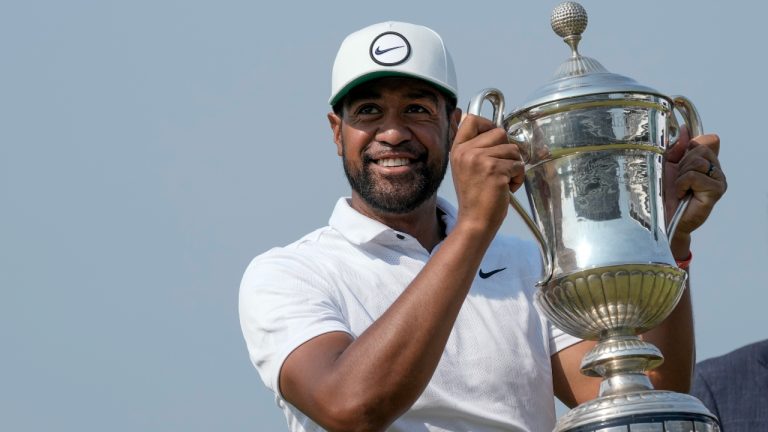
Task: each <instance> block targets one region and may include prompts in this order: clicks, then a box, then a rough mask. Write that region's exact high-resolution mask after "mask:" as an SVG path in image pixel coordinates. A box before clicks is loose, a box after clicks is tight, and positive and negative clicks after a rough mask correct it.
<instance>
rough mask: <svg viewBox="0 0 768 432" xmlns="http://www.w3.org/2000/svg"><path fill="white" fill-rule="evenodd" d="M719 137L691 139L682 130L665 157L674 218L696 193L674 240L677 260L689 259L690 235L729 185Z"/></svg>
mask: <svg viewBox="0 0 768 432" xmlns="http://www.w3.org/2000/svg"><path fill="white" fill-rule="evenodd" d="M719 152H720V137H718V136H717V135H714V134H707V135H699V136H697V137H695V138H692V139H690V138H689V136H688V130H687V129H686V128H685V127H683V128H681V131H680V139H679V140H678V142H677V144H675V146H674V147H671V148H670V149H668V150H667V152H666V154H665V164H664V177H665V185H666V190H665V203H664V204H665V206H666V214H667V216H668V217H671V216H672V214H674V212H675V209H676V208H677V206H678V205H679V203H680V200H682V199H683V197H685V195H686V194H687V193H688V191H689V190H690V191H691V192H692V193H693V197H692V199H691V203H690V204H689V205H688V209H687V210H686V211H685V213H684V214H683V216H682V218H681V219H680V223H679V224H678V226H677V231H676V232H675V236H674V238H673V239H672V240H671V246H672V254H673V255H674V256H675V258H677V259H685V258H686V257H687V256H688V252H689V250H688V249H689V246H690V235H691V233H692V232H693V231H694V230H695V229H697V228H698V227H700V226H701V225H702V224H703V223H704V221H705V220H707V218H708V217H709V214H710V213H711V212H712V209H713V208H714V206H715V203H716V202H717V201H718V200H719V199H720V197H722V196H723V194H724V193H725V190H726V189H727V187H728V184H727V182H726V179H725V173H724V172H723V170H722V168H721V167H720V161H719V160H718V158H717V156H718V154H719Z"/></svg>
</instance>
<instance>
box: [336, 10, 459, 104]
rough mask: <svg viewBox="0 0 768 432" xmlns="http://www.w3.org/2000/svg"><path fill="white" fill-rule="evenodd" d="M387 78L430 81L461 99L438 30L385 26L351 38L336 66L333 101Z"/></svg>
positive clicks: (343, 43) (412, 25)
mask: <svg viewBox="0 0 768 432" xmlns="http://www.w3.org/2000/svg"><path fill="white" fill-rule="evenodd" d="M386 76H409V77H415V78H420V79H423V80H425V81H428V82H430V83H432V84H434V85H436V86H437V87H438V88H440V89H442V90H443V91H445V92H446V93H448V94H450V95H452V96H453V97H457V94H458V86H457V85H456V70H455V69H454V66H453V59H451V55H450V54H449V53H448V50H447V49H446V48H445V44H444V43H443V39H442V38H441V37H440V35H438V34H437V33H436V32H435V31H434V30H432V29H430V28H428V27H424V26H420V25H415V24H408V23H404V22H395V21H389V22H383V23H379V24H374V25H372V26H368V27H365V28H364V29H361V30H358V31H356V32H354V33H352V34H350V35H349V36H347V37H346V38H345V39H344V41H343V42H342V43H341V46H340V47H339V52H338V53H337V54H336V60H335V61H334V62H333V73H332V76H331V98H330V99H329V100H328V102H329V103H330V104H331V105H334V104H336V102H338V101H339V100H341V98H342V97H344V96H345V95H346V94H347V93H348V92H349V91H350V90H351V89H352V88H353V87H355V86H357V85H359V84H361V83H364V82H366V81H369V80H372V79H374V78H381V77H386Z"/></svg>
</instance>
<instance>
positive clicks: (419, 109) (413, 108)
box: [405, 105, 429, 114]
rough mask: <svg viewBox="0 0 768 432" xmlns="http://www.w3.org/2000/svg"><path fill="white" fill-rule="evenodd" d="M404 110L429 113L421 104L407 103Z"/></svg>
mask: <svg viewBox="0 0 768 432" xmlns="http://www.w3.org/2000/svg"><path fill="white" fill-rule="evenodd" d="M405 112H408V113H425V114H429V110H428V109H427V108H426V107H424V106H422V105H408V108H406V110H405Z"/></svg>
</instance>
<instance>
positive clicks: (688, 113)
mask: <svg viewBox="0 0 768 432" xmlns="http://www.w3.org/2000/svg"><path fill="white" fill-rule="evenodd" d="M672 101H673V102H674V108H677V110H678V111H680V114H682V116H683V118H684V119H685V124H686V125H687V126H688V136H689V137H690V138H693V137H696V136H699V135H702V134H703V133H704V127H703V126H702V125H701V117H700V116H699V112H698V111H697V110H696V107H695V106H694V105H693V102H691V101H690V100H689V99H688V98H686V97H685V96H672ZM675 144H677V141H675V143H674V144H673V145H671V146H670V147H673V146H674V145H675ZM691 198H693V193H691V192H688V193H687V194H686V195H685V197H683V200H682V201H680V204H678V206H677V209H676V210H675V212H674V213H673V214H672V219H670V221H669V226H668V227H667V240H668V241H669V242H671V241H672V236H673V235H675V231H677V225H678V224H679V223H680V219H681V218H682V217H683V213H685V210H686V209H687V208H688V204H690V203H691Z"/></svg>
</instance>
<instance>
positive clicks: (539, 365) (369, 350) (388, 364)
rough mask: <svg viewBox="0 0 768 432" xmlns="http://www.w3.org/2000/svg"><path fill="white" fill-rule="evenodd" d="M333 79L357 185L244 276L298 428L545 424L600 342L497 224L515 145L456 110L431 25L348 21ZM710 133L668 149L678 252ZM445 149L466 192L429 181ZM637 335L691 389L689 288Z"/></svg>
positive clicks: (272, 374)
mask: <svg viewBox="0 0 768 432" xmlns="http://www.w3.org/2000/svg"><path fill="white" fill-rule="evenodd" d="M331 87H332V91H331V99H330V104H331V106H332V107H333V112H332V113H330V114H328V119H329V122H330V126H331V130H332V133H333V140H334V142H335V144H336V148H337V153H338V154H339V156H341V158H342V162H343V166H344V171H345V173H346V175H347V178H348V179H349V183H350V185H351V189H352V191H351V196H350V197H344V198H341V199H339V201H338V202H337V204H336V207H335V209H334V211H333V214H332V215H331V218H330V221H329V224H328V226H326V227H324V228H320V229H318V230H316V231H314V232H312V233H310V234H308V235H307V236H305V237H303V238H302V239H300V240H298V241H297V242H295V243H293V244H290V245H288V246H286V247H282V248H275V249H272V250H270V251H268V252H266V253H264V254H262V255H260V256H258V257H256V258H255V259H254V260H253V261H252V262H251V264H250V265H249V266H248V269H247V270H246V272H245V275H244V277H243V280H242V284H241V290H240V316H241V324H242V329H243V333H244V336H245V340H246V343H247V346H248V350H249V353H250V357H251V360H252V362H253V363H254V365H255V366H256V368H257V370H258V372H259V374H260V375H261V377H262V379H263V380H264V383H265V384H266V385H267V387H269V388H270V389H271V390H272V391H273V392H274V393H275V395H276V401H277V404H278V405H279V406H280V407H281V408H282V409H283V411H284V413H285V416H286V419H287V421H288V425H289V428H290V430H291V431H320V430H324V429H327V430H340V431H343V430H385V429H386V430H392V431H468V430H472V431H547V430H552V427H553V426H554V422H555V411H554V402H553V393H554V394H556V395H557V396H558V397H559V398H560V399H561V400H563V401H564V402H565V403H566V404H568V405H575V404H577V403H580V402H583V401H585V400H588V399H591V398H593V397H595V395H596V394H597V388H598V385H599V380H596V379H592V378H587V377H585V376H583V375H581V374H580V373H579V362H580V361H581V358H582V356H583V354H584V352H586V350H588V349H589V348H591V346H593V345H592V343H591V342H582V341H579V340H576V339H575V338H573V337H571V336H568V335H566V334H564V333H563V332H562V331H560V330H558V329H556V328H554V327H553V326H552V325H551V324H550V323H549V322H548V321H547V320H546V319H545V318H544V317H543V316H542V315H541V314H539V312H538V310H537V309H536V308H535V307H534V305H533V294H534V289H535V283H536V281H537V280H538V278H539V276H540V274H541V264H540V262H539V255H538V251H537V248H536V246H535V245H534V244H533V243H531V242H527V241H522V240H519V239H516V238H512V237H506V236H500V235H497V231H498V229H499V227H500V225H501V223H502V221H503V220H504V217H505V216H506V214H507V209H508V206H509V205H508V204H509V201H508V194H509V191H510V190H513V191H514V190H516V189H517V188H519V187H520V185H521V184H522V182H523V175H524V165H523V163H522V162H521V161H520V153H519V150H518V148H517V146H516V145H515V144H511V143H509V142H508V139H507V135H506V133H505V131H504V130H502V129H499V128H495V127H494V126H493V124H492V123H491V122H490V121H488V120H486V119H483V118H480V117H476V116H468V117H467V118H466V119H464V121H463V122H462V123H461V126H460V127H459V121H460V119H461V111H460V110H459V109H457V108H456V98H457V85H456V75H455V72H454V67H453V62H452V60H451V57H450V55H449V54H448V51H447V49H446V48H445V45H444V43H443V40H442V39H441V38H440V36H439V35H438V34H437V33H435V32H434V31H432V30H430V29H428V28H426V27H422V26H417V25H412V24H407V23H400V22H387V23H381V24H376V25H373V26H370V27H366V28H364V29H362V30H360V31H357V32H355V33H353V34H351V35H350V36H348V37H347V38H346V39H345V40H344V41H343V42H342V44H341V47H340V49H339V51H338V54H337V56H336V61H335V63H334V68H333V77H332V86H331ZM718 146H719V140H718V138H717V136H714V135H707V136H702V137H697V138H695V139H694V140H691V142H690V144H689V145H688V146H687V147H685V146H684V147H683V150H681V151H679V152H678V153H680V154H679V155H675V156H674V158H675V161H678V160H679V161H680V163H679V164H676V167H677V168H678V170H677V171H674V172H675V175H676V176H677V178H678V182H676V184H677V185H678V187H679V188H682V192H685V190H687V189H689V188H690V189H691V190H693V192H694V200H695V202H696V205H692V206H691V210H690V211H689V212H687V213H686V215H685V216H684V218H683V219H684V220H683V221H682V222H681V223H680V225H679V226H680V227H681V228H680V229H678V234H677V236H676V239H675V241H674V242H673V254H674V255H675V256H676V257H678V258H680V259H684V258H686V257H688V256H689V250H688V246H689V244H690V232H691V231H693V229H695V228H696V227H698V226H699V225H700V224H701V223H702V222H703V221H704V220H705V219H706V217H707V215H708V214H709V212H710V211H711V209H712V207H713V206H714V204H715V202H716V201H717V200H718V199H719V197H720V196H721V195H722V193H723V192H724V191H725V177H724V176H723V175H722V171H720V170H719V163H718V162H717V155H716V153H717V149H718ZM688 148H690V150H688V151H687V152H686V151H685V149H688ZM683 152H684V153H685V155H684V156H683ZM681 158H682V159H681ZM449 160H450V163H451V167H452V173H453V181H454V185H455V189H456V194H457V199H458V208H454V207H453V206H452V205H450V204H449V203H448V202H446V201H444V200H442V199H441V198H439V197H438V196H437V195H436V193H437V189H438V186H439V185H440V182H441V181H442V179H443V176H444V175H445V172H446V168H447V165H448V163H449ZM710 163H711V164H713V165H714V166H716V167H717V176H716V177H713V176H711V175H707V174H711V173H712V170H711V169H707V167H709V166H710V165H709V164H710ZM702 166H703V167H704V168H703V170H702ZM671 172H673V171H671ZM672 195H674V194H672ZM645 337H646V338H647V339H649V340H651V341H652V342H653V343H654V344H656V345H657V346H659V347H660V348H661V349H662V351H663V352H665V354H667V358H668V361H667V362H666V363H665V365H664V366H663V367H661V368H659V369H657V370H655V371H654V375H653V376H652V380H653V382H654V384H655V385H656V386H657V388H670V389H674V390H678V391H687V389H688V386H689V380H690V373H691V365H692V355H693V335H692V330H691V313H690V299H689V297H688V296H687V294H686V296H685V297H684V299H683V300H682V301H681V302H680V305H679V306H678V308H677V309H676V311H675V312H674V313H673V314H672V315H671V316H670V318H669V319H668V320H667V321H665V323H664V324H662V325H661V326H659V327H658V328H657V329H654V331H653V334H646V335H645Z"/></svg>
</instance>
